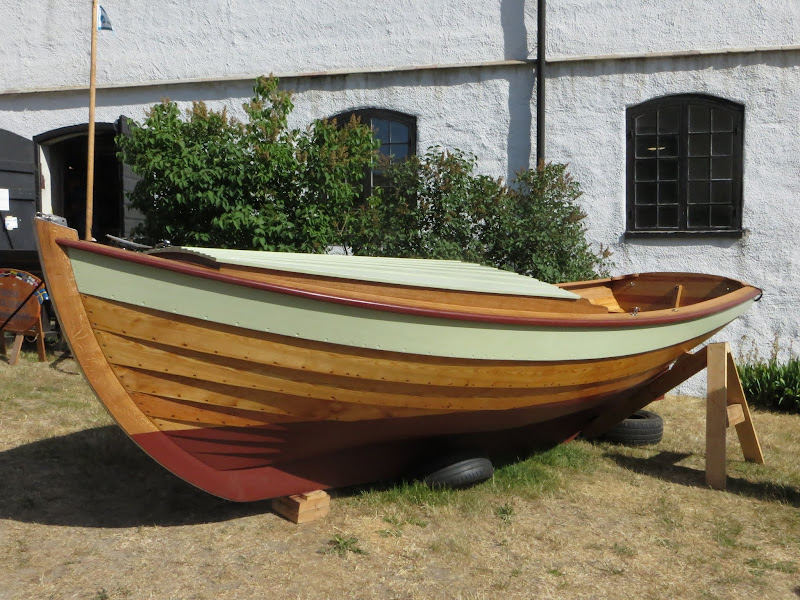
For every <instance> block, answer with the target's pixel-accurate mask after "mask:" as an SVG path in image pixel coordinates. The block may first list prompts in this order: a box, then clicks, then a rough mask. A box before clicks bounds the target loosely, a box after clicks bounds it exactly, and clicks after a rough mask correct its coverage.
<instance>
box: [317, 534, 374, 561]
mask: <svg viewBox="0 0 800 600" xmlns="http://www.w3.org/2000/svg"><path fill="white" fill-rule="evenodd" d="M351 552H352V553H353V554H366V553H367V552H366V551H365V550H364V549H363V548H361V547H360V546H359V545H358V538H357V537H353V536H349V537H348V536H344V535H340V534H338V533H335V534H334V535H333V537H332V538H331V539H329V540H328V545H327V548H326V549H325V554H338V555H339V556H346V555H347V554H348V553H351Z"/></svg>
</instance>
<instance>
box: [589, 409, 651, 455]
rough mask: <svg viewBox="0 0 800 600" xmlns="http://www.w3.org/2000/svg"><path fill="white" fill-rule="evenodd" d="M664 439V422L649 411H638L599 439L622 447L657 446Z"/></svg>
mask: <svg viewBox="0 0 800 600" xmlns="http://www.w3.org/2000/svg"><path fill="white" fill-rule="evenodd" d="M663 437H664V420H663V419H662V418H661V417H660V416H659V415H657V414H656V413H654V412H652V411H649V410H638V411H636V412H635V413H633V414H632V415H631V416H630V417H628V418H627V419H625V420H624V421H622V422H620V423H618V424H617V425H615V426H614V427H613V428H612V429H610V430H609V431H607V432H606V433H604V434H603V435H601V436H600V439H602V440H604V441H607V442H611V443H614V444H620V445H622V446H648V445H651V444H658V443H659V442H660V441H661V439H662V438H663Z"/></svg>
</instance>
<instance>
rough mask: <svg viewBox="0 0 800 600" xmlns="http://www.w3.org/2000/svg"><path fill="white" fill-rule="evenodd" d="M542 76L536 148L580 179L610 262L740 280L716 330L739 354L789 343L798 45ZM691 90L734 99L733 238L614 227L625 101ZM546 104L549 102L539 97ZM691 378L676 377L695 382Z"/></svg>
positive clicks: (796, 315)
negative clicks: (730, 313) (751, 299)
mask: <svg viewBox="0 0 800 600" xmlns="http://www.w3.org/2000/svg"><path fill="white" fill-rule="evenodd" d="M550 77H551V78H550V79H549V81H548V88H547V90H548V92H547V104H548V107H549V108H548V122H547V139H548V157H549V158H550V159H551V160H554V161H557V162H568V163H570V170H571V172H572V173H573V174H574V175H575V177H576V179H577V180H578V181H579V182H580V183H581V185H582V187H583V189H584V191H585V195H584V197H583V198H582V200H581V201H582V203H583V205H584V206H585V208H586V212H587V214H588V215H589V216H588V218H587V224H588V227H589V238H590V239H591V240H592V242H593V243H595V244H602V245H604V246H608V247H610V249H611V250H612V251H613V253H614V255H613V257H612V260H613V261H614V263H615V267H614V272H615V274H618V273H624V272H631V271H697V272H708V273H717V274H721V275H726V276H729V277H733V278H735V279H740V280H744V281H747V282H748V283H751V284H753V285H756V286H758V287H761V288H762V289H763V290H764V297H763V299H762V300H761V301H760V302H759V303H758V304H756V305H755V307H754V308H753V309H752V310H751V311H749V312H748V313H747V314H746V315H745V316H744V317H743V318H741V319H740V320H738V321H736V322H734V323H733V324H732V325H730V326H729V327H727V328H726V329H725V330H724V331H723V332H721V333H720V334H719V335H718V336H717V338H716V339H718V340H727V341H730V342H731V343H732V345H733V347H734V350H735V351H737V352H738V353H740V354H746V353H749V352H751V351H752V350H753V349H754V348H755V349H757V351H758V352H759V353H760V355H761V356H762V357H768V356H769V354H770V352H771V351H772V348H773V344H774V343H775V342H777V343H778V344H779V345H780V347H781V348H782V349H783V357H784V358H785V356H786V355H787V353H788V352H789V351H790V350H791V349H792V348H793V349H794V351H795V352H797V351H798V349H800V348H798V346H799V345H800V282H799V281H798V277H799V276H800V252H799V251H798V249H797V238H798V231H799V230H800V207H799V206H798V195H799V194H800V179H799V178H800V85H798V83H797V82H798V81H800V79H798V78H800V52H794V53H793V54H792V53H786V54H752V55H747V56H736V57H732V56H727V57H726V56H722V57H715V58H714V59H713V60H709V58H708V57H697V58H692V57H684V58H678V59H659V60H647V61H644V60H634V61H601V62H586V63H579V64H560V65H556V66H554V67H552V68H551V69H550ZM680 93H703V94H711V95H714V96H718V97H722V98H727V99H729V100H734V101H736V102H739V103H742V104H744V105H745V117H744V118H745V126H744V189H743V203H744V211H743V227H744V229H745V235H744V236H743V237H742V238H741V239H726V238H714V237H704V236H697V237H690V238H677V239H676V238H671V237H668V238H665V237H661V238H656V237H653V238H627V239H626V238H625V236H624V232H625V207H626V187H625V175H626V173H625V165H626V137H625V135H626V129H625V128H626V123H625V109H626V108H627V107H629V106H633V105H636V104H639V103H641V102H644V101H646V100H649V99H652V98H656V97H659V96H665V95H671V94H680ZM550 107H552V108H550ZM702 385H703V381H702V380H698V379H695V380H694V381H693V382H691V384H690V385H688V386H684V388H682V389H683V390H684V391H687V392H689V393H699V392H701V391H702Z"/></svg>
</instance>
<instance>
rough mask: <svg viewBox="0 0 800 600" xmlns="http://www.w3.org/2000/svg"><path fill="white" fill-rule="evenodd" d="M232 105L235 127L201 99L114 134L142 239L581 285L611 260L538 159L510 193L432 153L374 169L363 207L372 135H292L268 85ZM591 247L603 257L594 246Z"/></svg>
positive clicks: (576, 189) (569, 194)
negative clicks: (457, 266)
mask: <svg viewBox="0 0 800 600" xmlns="http://www.w3.org/2000/svg"><path fill="white" fill-rule="evenodd" d="M253 92H254V95H253V98H252V99H251V101H250V102H248V103H246V104H244V105H243V108H244V112H245V114H246V117H247V120H246V122H240V121H238V120H236V119H234V118H231V117H229V116H228V114H227V111H226V110H224V109H223V110H222V111H214V110H210V109H208V107H207V106H206V105H205V104H203V103H202V102H196V103H194V104H193V106H192V108H191V110H189V111H187V112H186V114H185V115H183V116H182V115H181V112H180V110H179V109H178V106H177V105H176V104H175V103H174V102H170V101H164V102H162V103H161V104H159V105H156V106H154V107H153V108H152V109H151V110H150V112H149V114H148V116H147V118H146V120H145V121H144V122H143V123H141V124H140V123H136V122H130V125H131V131H130V135H128V136H119V137H118V138H117V143H118V146H119V157H120V159H121V160H123V161H124V162H125V163H127V164H128V165H130V166H131V168H132V169H133V171H134V172H135V173H137V174H138V175H140V176H141V180H140V181H139V182H138V183H137V185H136V187H135V189H134V191H133V193H132V195H131V206H132V207H133V208H135V209H138V210H139V211H141V212H142V213H144V215H145V222H144V224H143V225H141V226H139V227H138V228H137V230H135V231H134V235H136V236H138V237H139V238H140V239H141V240H142V241H149V242H151V243H152V242H154V241H158V240H160V239H169V240H170V241H171V242H172V243H174V244H180V245H198V246H216V247H224V248H245V249H258V250H277V251H298V252H324V251H326V250H327V249H328V248H330V247H331V246H334V245H339V246H344V247H346V248H348V249H350V250H352V251H353V252H354V253H356V254H373V255H384V256H400V257H418V258H443V259H458V260H465V261H470V262H477V263H482V264H487V265H492V266H496V267H500V268H503V269H508V270H512V271H516V272H518V273H522V274H525V275H531V276H534V277H537V278H539V279H542V280H545V281H569V280H578V279H590V278H593V277H595V276H596V275H597V274H602V273H603V272H604V271H605V270H606V269H607V266H608V263H607V253H606V252H602V251H601V252H600V253H595V252H594V251H593V250H592V248H591V247H590V245H589V244H588V243H587V241H586V238H585V233H586V232H585V228H584V226H583V219H584V218H585V216H586V215H585V214H584V213H583V212H582V211H581V209H580V207H579V206H578V205H577V204H576V201H577V199H578V198H579V197H580V195H581V191H580V186H579V185H578V183H577V182H576V181H574V180H573V179H572V178H571V177H570V175H569V174H568V173H567V171H566V165H558V164H544V165H540V167H539V168H537V169H532V170H524V171H521V172H520V173H518V174H517V176H516V178H515V180H514V181H513V182H512V184H511V185H505V184H504V183H503V182H501V181H500V180H496V179H492V178H491V177H487V176H485V175H480V174H478V173H476V172H475V166H476V159H475V157H474V156H471V155H466V154H464V153H462V152H460V151H457V150H456V151H447V150H443V149H441V148H438V147H435V148H431V149H429V150H428V151H427V153H426V154H424V155H423V156H411V157H409V158H408V159H407V160H405V161H403V162H400V163H396V164H382V165H381V169H382V170H383V173H384V175H385V180H386V181H387V184H386V185H385V186H384V187H383V189H381V188H376V191H375V192H374V195H373V196H372V197H370V198H368V199H367V200H366V201H362V199H361V195H362V192H363V179H364V177H363V176H364V171H365V169H366V168H368V167H372V166H374V165H375V160H376V156H377V142H376V140H375V139H374V136H373V134H372V131H371V130H370V128H369V127H367V126H365V125H362V124H361V123H359V122H358V121H357V120H353V121H351V122H349V123H346V124H344V126H340V125H337V124H336V123H334V122H328V121H326V120H322V121H316V122H314V123H313V124H311V125H310V126H309V127H308V128H306V129H305V130H302V131H301V130H298V129H289V127H288V116H289V114H290V112H291V111H292V109H293V104H292V100H291V96H290V94H289V93H288V92H285V91H281V90H279V89H278V81H277V79H275V78H274V77H269V78H267V77H261V78H259V79H258V80H257V81H256V84H255V87H254V88H253ZM601 250H602V249H601Z"/></svg>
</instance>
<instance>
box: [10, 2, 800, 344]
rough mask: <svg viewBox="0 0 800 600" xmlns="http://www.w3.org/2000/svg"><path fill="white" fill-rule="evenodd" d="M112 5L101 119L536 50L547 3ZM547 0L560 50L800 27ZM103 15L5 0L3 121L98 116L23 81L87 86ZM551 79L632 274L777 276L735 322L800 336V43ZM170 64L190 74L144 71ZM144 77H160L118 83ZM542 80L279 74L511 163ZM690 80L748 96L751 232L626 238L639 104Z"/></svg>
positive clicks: (102, 44)
mask: <svg viewBox="0 0 800 600" xmlns="http://www.w3.org/2000/svg"><path fill="white" fill-rule="evenodd" d="M103 5H104V7H105V8H106V10H107V12H108V14H109V16H110V18H111V20H112V22H113V25H114V32H113V33H108V32H103V33H101V35H99V40H98V41H99V53H98V54H99V57H100V60H99V74H98V84H99V85H100V86H101V89H100V90H99V91H98V105H97V120H98V121H100V122H112V121H115V120H116V119H117V118H118V116H119V115H120V114H125V115H127V116H130V117H133V118H135V119H137V120H141V119H142V118H143V116H144V113H145V110H146V109H147V108H149V107H150V106H152V105H153V104H154V103H156V102H158V100H159V99H160V98H161V97H162V96H168V97H170V98H172V99H174V100H176V101H178V102H179V103H181V104H182V105H184V106H188V105H189V103H190V102H191V101H192V100H204V101H206V102H207V103H208V104H209V105H210V106H212V107H214V108H220V107H222V106H227V107H228V108H229V110H230V111H231V112H232V113H234V114H238V115H240V116H241V115H242V112H241V108H240V105H241V103H242V102H244V101H245V100H246V99H247V98H249V96H250V93H251V89H250V88H251V85H252V82H251V80H250V79H249V78H252V77H255V76H256V75H259V74H265V73H268V72H275V73H278V74H287V73H308V72H314V71H325V70H338V69H341V70H352V71H370V70H373V69H378V70H379V69H380V68H382V67H385V68H387V69H392V68H399V67H409V66H415V65H417V66H423V65H427V66H431V65H442V64H468V63H480V62H491V61H500V60H504V59H524V58H526V57H527V56H532V55H533V54H535V46H536V27H535V20H536V2H535V1H534V0H527V1H525V0H486V1H482V2H456V1H454V0H426V1H423V0H398V1H397V2H394V3H390V4H388V5H385V6H381V9H380V10H375V9H374V7H373V6H372V5H370V4H369V3H364V2H361V1H359V0H338V1H337V2H334V1H333V0H315V1H314V2H308V3H295V2H287V1H285V0H283V1H280V2H272V3H270V4H269V5H268V6H261V7H259V6H257V3H254V2H252V0H209V2H205V3H202V5H201V4H199V3H187V2H179V1H177V0H161V1H159V2H154V1H152V0H149V1H145V2H138V3H129V2H125V3H124V2H121V1H120V0H104V2H103ZM547 8H548V15H547V28H548V43H547V49H548V56H549V57H551V58H559V57H560V58H565V57H567V58H568V57H573V58H574V57H577V56H584V57H585V56H591V55H609V54H620V53H621V54H642V53H646V52H654V53H663V52H670V51H674V52H677V53H685V52H686V51H691V50H714V49H736V48H743V47H773V48H774V47H778V46H787V47H791V46H795V47H796V46H797V45H799V44H800V2H796V1H794V0H792V1H791V2H786V1H785V0H761V1H759V2H732V1H731V0H703V1H699V0H680V1H676V2H663V1H662V0H593V1H587V0H551V1H550V2H548V4H547ZM87 13H88V10H87V9H86V7H83V6H81V7H78V6H77V5H74V4H69V3H67V2H64V1H63V0H61V1H57V0H31V1H30V2H27V3H26V5H25V10H24V11H22V10H19V4H18V2H13V1H12V0H0V15H2V17H0V129H7V130H9V131H13V132H15V133H18V134H20V135H23V136H25V137H28V138H32V137H33V136H35V135H37V134H40V133H43V132H46V131H50V130H53V129H56V128H59V127H66V126H70V125H76V124H80V123H85V122H86V120H87V108H86V103H87V98H86V93H85V91H82V90H79V91H61V92H52V91H50V92H43V93H9V92H10V91H18V92H19V91H25V90H28V91H30V90H35V89H42V90H53V89H54V88H70V87H74V88H85V87H86V85H87V80H88V70H89V57H88V48H89V27H88V25H87V24H88V19H89V17H90V15H89V14H87ZM32 14H35V15H38V18H36V19H31V18H30V15H32ZM236 77H241V78H243V79H241V80H240V81H234V80H233V78H236ZM548 77H549V80H548V82H547V120H548V121H547V156H548V159H550V160H554V161H564V162H569V163H570V165H571V172H572V173H573V174H574V175H575V177H576V179H577V180H578V181H579V182H580V183H581V184H582V187H583V189H584V192H585V195H584V197H583V199H582V202H583V204H584V206H585V208H586V210H587V212H588V214H589V218H588V219H587V223H588V225H589V237H590V239H591V241H593V242H594V243H595V244H601V243H602V244H603V245H606V246H610V247H611V249H612V251H614V256H613V260H614V261H615V263H616V266H615V272H616V273H621V272H627V271H647V270H692V271H711V272H716V273H721V274H725V275H730V276H732V277H736V278H740V279H744V280H746V281H749V282H752V283H754V284H756V285H759V286H761V287H763V288H764V289H765V298H764V300H762V301H761V302H760V303H759V304H758V305H756V307H755V308H754V309H753V310H752V311H750V312H749V313H748V315H746V317H745V318H744V319H742V320H740V321H738V322H737V323H735V324H734V325H733V326H731V327H730V328H729V329H727V330H726V331H725V333H724V334H723V335H724V337H725V338H726V339H729V340H731V341H734V342H737V343H738V342H739V340H740V339H741V338H742V337H743V336H745V335H747V336H751V337H754V338H755V340H756V343H757V345H758V348H759V350H760V351H761V352H762V354H763V353H765V352H768V351H769V349H770V347H771V345H772V341H773V339H774V338H775V337H776V336H778V337H780V338H781V341H782V342H784V343H787V342H786V340H788V341H795V346H796V348H800V332H799V331H798V318H797V317H796V316H795V312H796V307H797V303H798V299H800V298H799V296H800V283H798V282H800V276H799V275H800V264H798V261H799V260H800V258H799V257H800V254H798V252H797V251H796V250H795V248H796V245H795V238H796V234H795V232H797V231H798V230H800V227H799V226H800V222H798V220H800V210H798V208H797V207H796V202H797V199H798V191H800V190H799V188H800V185H799V184H798V176H797V173H798V172H800V165H799V164H798V157H800V147H798V144H800V130H799V128H800V125H799V124H800V114H799V113H798V111H799V110H800V108H799V107H800V85H798V81H800V56H799V55H798V51H797V50H792V49H790V48H789V49H787V50H786V51H784V52H782V53H778V52H760V53H755V54H738V55H734V56H727V57H726V56H700V57H677V58H658V59H653V58H650V59H647V60H603V61H596V62H590V61H586V62H577V63H564V62H561V63H558V62H555V63H551V64H550V65H549V67H548ZM187 80H198V82H197V83H189V82H187ZM200 80H208V81H204V82H202V83H200V82H199V81H200ZM215 80H216V81H215ZM166 81H171V82H179V81H183V82H184V83H181V84H178V85H164V86H158V85H155V86H148V85H147V84H150V83H153V82H166ZM128 84H131V85H134V86H136V85H139V84H144V85H143V87H125V88H119V87H115V86H121V85H128ZM534 84H535V82H534V79H533V73H532V66H531V65H521V66H508V65H506V66H497V67H488V66H484V67H472V68H454V69H443V70H438V71H407V70H406V71H391V70H389V71H387V72H384V73H362V74H352V75H340V76H333V77H331V76H320V77H297V78H293V77H284V78H282V86H283V87H284V88H286V89H292V90H294V91H295V92H296V96H295V104H296V109H295V111H294V113H293V115H292V121H291V124H292V126H295V127H302V126H305V125H306V124H307V123H309V122H310V121H311V120H312V119H314V118H318V117H322V116H330V115H334V114H337V113H339V112H343V111H346V110H350V109H357V108H365V107H375V108H385V109H391V110H397V111H400V112H404V113H408V114H412V115H416V116H417V117H418V150H419V151H420V152H424V151H425V149H426V148H427V147H428V146H431V145H434V144H440V145H443V146H446V147H456V148H461V149H463V150H465V151H468V152H473V153H475V154H476V155H478V158H479V166H478V168H479V171H480V172H483V173H486V174H489V175H493V176H502V177H509V175H510V174H511V173H513V171H515V170H516V169H518V168H520V167H522V166H525V165H527V164H529V161H530V160H531V154H532V148H531V146H532V144H531V139H532V137H535V127H536V124H535V121H534V119H533V116H532V115H534V114H535V110H536V106H535V99H534V98H533V93H534V90H535V88H534ZM103 86H111V89H102V87H103ZM678 93H706V94H712V95H716V96H719V97H722V98H727V99H730V100H734V101H737V102H740V103H742V104H744V105H745V134H744V144H745V147H744V210H745V212H744V227H745V228H746V229H747V230H748V232H747V234H746V235H745V237H744V238H743V239H741V240H730V239H728V240H725V239H720V238H713V239H712V238H702V237H700V238H688V239H681V240H676V239H672V238H669V239H636V240H632V239H628V240H625V239H624V238H623V233H624V228H625V164H626V157H625V149H626V145H625V109H626V108H627V107H629V106H632V105H635V104H638V103H640V102H643V101H645V100H649V99H651V98H654V97H658V96H663V95H671V94H678ZM739 349H740V350H741V349H742V346H741V345H740V346H739Z"/></svg>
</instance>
